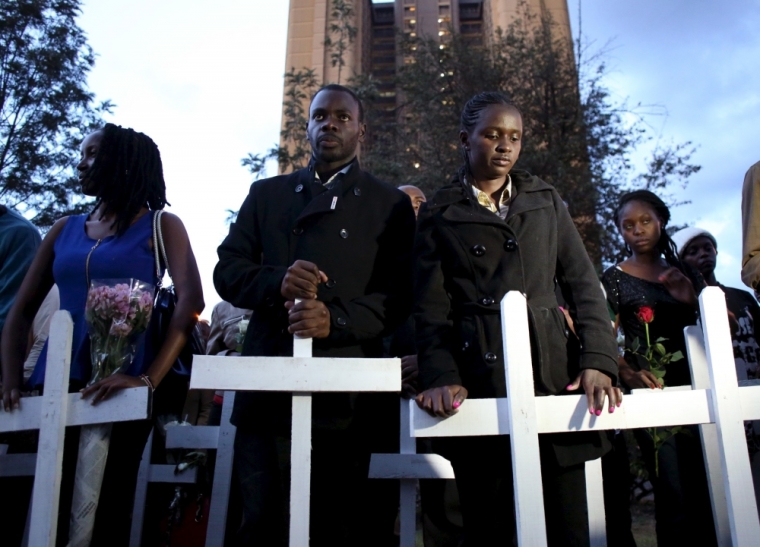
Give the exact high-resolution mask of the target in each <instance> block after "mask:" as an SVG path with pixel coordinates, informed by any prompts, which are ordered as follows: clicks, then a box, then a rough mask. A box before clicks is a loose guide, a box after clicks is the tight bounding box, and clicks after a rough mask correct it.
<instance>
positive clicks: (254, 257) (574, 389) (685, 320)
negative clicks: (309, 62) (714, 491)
mask: <svg viewBox="0 0 760 547" xmlns="http://www.w3.org/2000/svg"><path fill="white" fill-rule="evenodd" d="M306 133H307V138H308V141H309V143H310V145H311V149H312V158H311V161H310V162H309V165H308V166H307V167H305V168H303V169H300V170H297V171H295V172H293V173H289V174H283V175H279V176H276V177H272V178H269V179H265V180H261V181H257V182H256V183H254V184H253V185H252V186H251V189H250V193H249V194H248V196H247V198H246V199H245V201H244V202H243V204H242V206H241V208H240V211H239V214H238V216H237V219H236V220H235V222H233V223H232V224H231V226H230V230H229V234H228V236H227V237H226V238H225V239H224V241H223V242H222V243H221V245H220V246H219V248H218V256H219V262H218V263H217V265H216V268H215V270H214V284H215V287H216V290H217V292H218V293H219V295H220V296H221V297H222V298H223V299H224V302H222V303H221V304H219V305H218V306H216V307H215V308H214V310H213V314H212V317H211V325H210V332H209V333H206V334H205V335H203V336H201V337H200V338H202V339H203V340H204V343H205V352H206V353H208V354H212V355H228V356H235V355H257V356H287V355H292V351H293V350H292V348H293V337H294V336H298V337H305V338H312V339H313V353H314V355H315V356H316V357H347V358H350V357H383V356H394V357H400V358H401V371H400V374H401V379H402V386H403V390H402V396H404V397H406V398H415V400H416V402H417V404H418V405H419V407H420V408H422V409H423V410H425V411H427V412H429V413H430V414H432V415H434V416H438V417H442V418H445V417H449V416H452V415H453V414H455V413H456V412H458V409H459V408H460V407H461V406H462V405H466V404H467V402H466V401H467V399H478V398H492V397H505V396H506V395H507V393H506V385H505V375H504V366H505V365H504V348H503V347H502V327H501V320H500V309H499V304H500V302H501V299H502V298H503V296H504V295H505V294H506V293H507V292H508V291H520V292H521V293H522V294H523V295H524V296H525V297H526V300H527V304H528V315H529V324H530V342H531V348H532V358H533V359H532V360H533V376H534V388H535V393H536V395H539V396H548V395H563V394H568V393H581V392H583V393H585V395H586V401H587V406H588V411H589V412H590V413H592V414H594V415H596V416H600V415H601V414H602V413H603V412H609V413H612V412H614V411H615V409H616V408H617V407H619V406H620V405H621V404H624V403H623V392H624V391H628V390H630V389H636V388H649V389H657V388H662V387H663V385H668V386H678V385H689V384H690V383H691V379H690V372H689V366H688V362H687V360H686V359H685V358H683V357H682V358H679V357H678V354H679V353H680V354H681V355H682V356H685V355H686V348H685V342H684V337H683V329H684V327H685V326H688V325H694V324H696V323H697V322H698V321H699V306H698V295H699V292H700V291H701V290H702V288H704V287H705V286H717V287H720V288H721V289H722V290H723V291H724V292H725V294H726V300H727V305H728V309H729V315H730V323H731V327H732V336H733V339H734V350H735V359H736V366H737V375H738V377H739V379H740V380H741V379H754V378H756V377H757V375H758V370H757V366H758V365H757V364H758V357H760V346H759V345H758V333H756V332H755V329H754V325H755V324H756V319H759V318H760V307H758V304H757V301H756V300H755V297H754V296H753V295H752V294H750V293H748V292H746V291H742V290H739V289H734V288H729V287H724V286H723V285H721V284H720V283H718V281H717V279H716V277H715V266H716V256H717V252H718V242H717V239H716V238H715V237H714V236H713V235H712V234H710V233H709V232H708V231H706V230H704V229H701V228H695V227H690V228H684V229H682V230H680V231H678V232H676V233H675V234H673V235H672V236H671V235H669V231H668V230H667V228H668V222H669V221H670V211H669V210H668V207H667V206H666V205H665V203H663V201H662V200H661V199H660V198H659V197H657V196H656V195H655V194H653V193H652V192H649V191H646V190H639V191H634V192H630V193H627V194H625V195H624V196H623V197H622V199H621V200H620V203H619V204H618V207H617V210H616V225H617V227H618V229H619V231H620V235H621V236H622V239H623V240H624V241H625V244H626V249H627V250H628V253H629V257H628V258H627V259H626V260H624V261H622V262H621V263H619V264H615V265H613V266H611V267H610V268H608V269H607V270H606V271H605V272H604V273H603V275H602V276H601V283H600V279H599V276H598V275H597V272H596V270H595V268H594V265H593V264H592V262H591V261H590V259H589V257H588V254H587V253H586V251H585V248H584V242H583V240H582V238H581V236H580V235H579V233H578V231H577V230H576V228H575V225H574V222H573V220H572V218H571V216H570V214H569V212H568V208H567V205H566V204H565V202H563V200H562V197H561V196H560V195H559V194H558V193H557V191H556V190H555V189H554V187H553V186H551V185H549V184H547V183H546V182H544V181H542V180H541V179H540V178H539V177H537V176H534V175H531V174H530V173H527V172H525V171H521V170H519V169H513V166H514V164H515V163H516V162H517V161H518V158H519V155H520V149H521V143H522V139H523V119H522V115H521V113H520V111H519V109H518V107H517V106H516V105H515V104H513V103H512V102H511V100H510V99H509V98H508V97H507V96H506V95H504V94H502V93H500V92H484V93H480V94H478V95H476V96H474V97H472V98H471V99H470V101H469V102H468V103H467V104H466V105H465V107H464V109H463V111H462V115H461V129H460V133H459V148H460V153H461V157H462V166H461V168H460V169H459V171H458V172H457V173H452V179H451V180H450V181H441V185H440V186H441V187H440V189H439V190H437V191H436V192H435V194H434V195H432V196H430V197H429V199H428V198H426V196H425V195H424V193H423V192H422V191H420V189H418V188H416V187H414V186H402V187H400V188H396V187H394V186H393V185H391V184H388V183H386V182H383V181H380V180H378V179H377V178H375V177H374V176H372V175H371V174H370V173H368V172H366V171H364V170H362V168H361V166H360V164H359V161H358V157H357V151H358V149H359V146H360V144H361V143H362V142H363V140H364V138H365V134H366V125H365V123H364V119H363V109H362V104H361V101H360V100H359V98H358V97H357V96H356V95H355V94H354V93H353V92H352V91H351V90H350V89H348V88H346V87H343V86H339V85H327V86H324V87H323V88H322V89H320V90H319V91H318V92H317V93H316V94H315V95H314V96H313V97H312V99H311V103H310V107H309V122H308V127H307V129H306ZM77 169H78V172H79V180H80V183H81V190H82V193H83V194H84V195H86V196H92V197H93V198H95V204H94V206H93V210H92V212H91V213H89V214H83V215H73V216H69V217H65V218H62V219H60V220H58V221H57V222H56V223H55V224H54V225H53V227H52V228H51V229H50V231H49V232H48V233H47V235H46V236H45V238H44V239H42V240H40V237H39V235H38V233H37V231H36V229H35V228H34V227H33V226H32V225H31V224H30V223H29V222H28V221H27V220H25V219H24V218H23V217H22V216H20V215H18V214H17V213H16V212H14V211H13V210H10V209H6V208H0V259H1V260H2V262H0V330H2V344H1V351H0V357H1V360H2V397H3V406H4V409H5V411H11V412H12V411H13V410H14V409H17V408H18V407H19V405H23V399H22V396H24V395H27V394H30V393H40V392H42V391H43V390H44V372H45V364H46V354H47V347H46V343H45V338H46V333H47V328H48V324H49V318H50V315H51V314H52V311H54V310H56V309H58V308H60V309H63V310H67V311H69V312H70V313H71V315H72V319H73V322H74V335H73V342H72V366H71V378H70V391H72V392H76V391H81V393H82V396H83V397H84V398H89V399H91V400H92V402H93V403H98V402H99V401H102V400H105V399H108V398H109V397H110V396H111V395H113V394H114V393H115V392H116V391H118V390H121V389H124V388H127V387H136V386H148V387H149V388H150V390H151V391H152V392H153V394H154V395H153V397H154V399H153V407H152V408H153V417H152V418H151V419H148V420H141V421H137V422H123V423H116V424H114V426H113V432H112V434H111V446H110V450H109V452H108V461H107V464H106V470H105V476H104V479H103V486H102V489H101V495H100V499H99V503H98V506H97V513H96V518H95V528H94V532H93V536H92V545H122V544H123V545H126V544H127V542H128V537H129V527H130V513H131V507H132V500H133V497H132V496H133V492H134V489H135V482H136V477H137V470H138V466H139V464H140V458H141V454H142V452H143V449H144V446H145V443H146V440H147V438H148V435H149V433H150V431H151V429H152V428H153V426H154V422H155V419H156V417H157V416H159V415H167V414H171V415H178V416H181V415H182V414H183V407H185V405H190V406H192V407H193V408H194V409H195V410H194V411H193V416H194V421H195V422H196V423H201V424H204V423H208V424H213V423H219V420H220V409H221V404H222V398H223V394H222V393H220V392H218V393H213V392H207V393H193V392H191V393H190V394H189V395H188V376H187V373H188V371H187V370H184V369H183V368H181V367H180V368H178V367H176V366H174V365H175V362H176V361H177V359H178V356H179V355H180V352H181V351H182V349H183V348H184V347H185V346H186V345H187V344H188V341H189V340H190V337H191V336H192V334H193V330H194V329H198V328H199V325H200V324H199V323H198V317H199V315H200V313H201V312H202V311H203V308H204V301H203V294H202V289H201V283H200V276H199V272H198V267H197V265H196V261H195V258H194V255H193V250H192V248H191V245H190V241H189V239H188V236H187V232H186V231H185V228H184V226H183V224H182V222H181V220H180V219H179V218H177V217H176V216H175V215H172V214H169V213H167V214H164V215H162V216H160V217H158V220H157V222H158V223H159V224H160V228H162V231H163V234H164V240H165V241H164V242H163V243H162V245H164V246H165V249H166V258H165V259H163V260H162V259H159V261H158V262H159V263H158V264H156V258H155V256H156V254H155V252H154V251H155V249H154V246H155V245H157V244H158V242H157V239H156V237H155V227H154V223H155V222H156V221H154V216H155V214H156V211H160V210H162V209H164V207H165V206H166V205H168V202H167V199H166V185H165V182H164V177H163V170H162V164H161V157H160V154H159V150H158V147H157V146H156V144H155V143H154V142H153V141H152V140H151V139H150V138H149V137H148V136H146V135H144V134H142V133H139V132H136V131H134V130H132V129H126V128H122V127H120V126H116V125H113V124H106V125H105V126H104V127H103V128H102V129H99V130H97V131H95V132H93V133H92V134H90V135H89V136H87V138H86V139H85V140H84V142H83V143H82V145H81V161H80V163H79V164H78V165H77ZM757 186H760V164H758V165H756V166H754V167H753V168H752V169H751V170H750V172H749V173H748V175H747V180H746V181H745V194H744V211H743V213H744V243H745V247H744V255H745V268H744V270H743V278H744V280H745V282H747V284H748V285H749V286H751V287H752V288H753V289H756V290H757V289H759V288H760V220H758V219H756V218H755V217H757V216H760V212H759V211H760V206H757V203H760V197H756V193H755V188H756V187H757ZM758 191H760V190H758ZM166 268H168V269H169V270H170V272H171V277H172V282H173V285H174V288H175V293H176V308H175V309H174V313H173V315H172V316H171V321H170V323H169V327H168V330H167V331H166V335H165V337H164V339H162V340H156V339H154V337H151V336H148V335H146V336H144V337H143V339H142V341H141V343H140V346H139V349H138V350H137V353H136V354H135V356H134V359H133V360H132V362H131V364H130V366H129V367H128V368H126V369H125V370H123V371H122V372H120V373H117V374H114V375H112V376H109V377H107V378H104V379H102V380H100V381H97V382H95V383H92V384H91V383H90V382H89V380H90V376H91V373H92V362H91V357H90V339H89V336H88V330H87V325H86V319H85V302H86V298H87V291H88V289H89V285H90V280H91V279H96V278H97V279H124V278H135V279H140V280H143V281H149V282H150V283H151V284H152V285H154V286H157V285H158V284H159V281H160V279H161V278H162V277H163V273H164V269H166ZM618 332H621V333H622V338H623V342H622V345H620V346H619V345H618V342H617V340H616V338H617V333H618ZM655 344H656V345H659V347H658V348H656V349H657V351H656V354H658V355H660V356H668V359H666V360H665V362H664V370H661V369H660V368H659V364H661V363H662V362H663V360H662V359H660V358H658V359H659V360H654V361H653V359H652V358H651V355H653V353H652V352H649V353H647V352H646V351H645V349H647V348H649V346H650V345H651V346H652V347H654V345H655ZM655 365H658V366H655ZM290 407H291V405H290V396H289V395H287V394H282V393H271V392H268V393H265V392H257V391H247V392H240V393H238V394H237V396H236V398H235V404H234V411H233V414H232V423H233V424H234V425H235V426H236V427H237V433H236V438H235V455H234V479H233V480H234V492H233V499H232V500H231V505H230V513H229V514H230V518H229V525H228V530H229V533H228V540H229V544H231V545H267V546H278V545H286V544H287V530H288V511H287V508H288V495H289V459H288V454H289V443H290V439H289V435H290V418H291V416H290ZM398 422H399V417H398V395H397V394H376V393H372V394H369V393H362V394H352V393H342V394H337V393H324V394H322V393H320V394H315V395H314V402H313V439H312V475H311V476H312V487H311V513H310V514H311V522H310V536H311V545H315V546H322V545H325V546H326V545H330V546H343V545H345V546H349V545H350V546H356V545H377V546H391V545H395V544H397V542H398V537H397V535H396V532H395V522H396V518H397V512H398V485H397V484H396V481H371V480H369V479H368V468H369V459H370V455H371V454H372V453H375V452H385V453H387V452H397V451H398ZM746 429H747V439H748V446H749V447H750V454H749V457H750V458H752V462H753V464H760V460H758V458H757V457H756V456H757V451H758V447H760V443H758V440H759V439H760V428H758V429H757V432H756V430H755V424H747V428H746ZM635 438H636V441H637V443H638V446H639V448H640V449H641V453H642V455H643V458H644V461H645V463H646V466H647V469H648V472H649V478H650V481H651V483H652V485H653V487H654V496H655V504H656V531H657V538H658V543H659V544H660V545H676V544H682V543H684V542H694V543H696V542H698V543H699V544H700V545H708V544H717V542H716V539H715V531H714V525H713V522H712V512H711V508H710V499H709V491H708V488H707V477H706V475H705V469H704V463H703V461H702V451H701V444H700V436H699V430H698V428H696V427H687V428H682V430H680V431H679V432H678V433H676V434H674V435H671V436H670V437H668V438H667V439H666V440H665V441H664V443H661V444H657V445H655V443H654V442H653V441H652V438H651V437H650V436H648V434H647V433H646V432H645V431H636V432H635ZM77 443H78V429H77V428H69V430H68V432H67V435H66V444H65V447H64V464H63V466H64V467H63V469H64V471H63V484H62V490H61V491H62V494H61V504H60V514H59V522H58V542H59V544H60V545H65V544H66V542H67V540H68V526H69V517H70V515H69V514H70V511H71V493H72V490H73V487H74V484H73V481H74V468H75V465H76V461H77V446H78V444H77ZM11 448H13V447H11ZM539 449H540V456H541V475H542V480H543V490H544V491H543V494H544V504H545V514H546V522H547V537H548V542H549V545H552V546H560V545H578V546H582V545H588V544H589V531H588V514H587V511H588V509H587V503H586V486H585V471H584V469H585V468H584V464H585V462H586V461H589V460H592V459H596V458H599V457H603V462H604V469H605V485H606V486H607V487H606V488H605V506H606V511H607V516H608V539H609V545H635V542H634V540H633V536H632V534H631V518H630V512H629V509H628V499H629V490H630V484H629V477H630V474H629V473H630V472H629V469H628V453H629V451H628V448H627V446H626V444H625V441H624V439H622V436H621V435H616V434H615V433H614V432H609V433H600V432H585V433H566V434H548V435H542V436H540V438H539ZM419 450H420V451H430V452H436V453H439V454H441V455H443V456H445V457H446V458H447V459H449V460H450V461H451V464H452V466H453V469H454V471H455V475H456V482H455V484H456V488H452V485H448V486H446V485H444V484H443V481H422V484H421V489H420V490H421V502H422V513H423V528H424V533H425V541H426V543H425V544H426V545H436V546H448V545H465V546H485V545H493V544H495V542H497V541H499V540H501V541H503V538H510V537H511V538H515V534H516V531H515V521H514V513H515V507H514V495H513V493H514V492H513V480H512V467H511V463H510V462H511V447H510V440H509V437H507V436H501V437H489V436H485V437H469V438H451V439H446V440H441V441H436V442H430V441H426V442H422V441H420V443H419ZM756 460H758V461H756ZM755 467H757V468H758V469H760V465H757V466H755ZM753 470H754V468H753ZM22 486H23V485H22ZM26 486H27V487H28V485H26ZM19 488H21V486H19ZM758 490H760V489H758ZM4 498H5V499H7V496H4ZM26 499H28V495H27V498H26ZM17 505H18V504H17ZM20 505H22V506H23V503H22V504H20ZM452 507H455V508H456V509H455V510H452ZM510 515H512V518H510ZM19 522H20V523H21V524H23V522H24V519H23V517H22V518H21V519H20V520H19ZM21 528H22V529H23V526H21ZM12 537H15V536H12ZM19 537H20V536H19ZM515 541H516V540H515Z"/></svg>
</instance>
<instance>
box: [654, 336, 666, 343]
mask: <svg viewBox="0 0 760 547" xmlns="http://www.w3.org/2000/svg"><path fill="white" fill-rule="evenodd" d="M667 341H668V339H667V338H663V337H662V336H660V337H659V338H658V339H657V340H655V342H658V343H659V342H667Z"/></svg>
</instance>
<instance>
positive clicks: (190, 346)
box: [151, 210, 203, 376]
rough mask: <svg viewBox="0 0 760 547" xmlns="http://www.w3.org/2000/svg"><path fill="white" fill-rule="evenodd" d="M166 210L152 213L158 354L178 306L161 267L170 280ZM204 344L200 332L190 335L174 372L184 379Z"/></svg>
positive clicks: (153, 320)
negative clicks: (163, 222)
mask: <svg viewBox="0 0 760 547" xmlns="http://www.w3.org/2000/svg"><path fill="white" fill-rule="evenodd" d="M163 214H164V211H162V210H158V211H155V212H154V213H153V254H154V256H155V259H156V280H157V282H156V300H155V302H154V304H153V317H152V318H151V334H152V336H153V347H154V348H155V351H156V352H158V351H159V350H160V349H161V345H162V344H163V343H164V340H166V336H167V334H168V332H169V323H170V322H171V320H172V316H173V315H174V310H175V308H176V307H177V294H176V293H175V292H174V282H173V281H172V284H171V285H169V286H168V287H164V286H163V277H164V276H163V272H162V271H161V264H162V263H163V265H164V267H165V268H166V273H168V274H169V278H170V279H171V277H172V273H171V270H170V269H169V259H168V258H167V256H166V246H165V244H164V238H163V234H162V232H161V216H162V215H163ZM202 347H203V345H202V341H201V340H200V339H199V338H198V334H197V329H195V328H194V329H193V330H192V332H191V333H190V335H189V336H188V340H187V343H186V344H185V347H183V348H182V351H180V353H179V355H178V356H177V360H176V361H175V362H174V364H173V365H172V372H174V373H176V374H179V375H181V376H189V375H190V371H191V370H192V366H193V354H202V353H203V352H202V351H201V348H202Z"/></svg>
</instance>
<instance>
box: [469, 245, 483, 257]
mask: <svg viewBox="0 0 760 547" xmlns="http://www.w3.org/2000/svg"><path fill="white" fill-rule="evenodd" d="M470 252H471V253H472V254H474V255H475V256H483V255H484V254H486V248H485V247H484V246H483V245H474V246H473V247H472V248H471V249H470Z"/></svg>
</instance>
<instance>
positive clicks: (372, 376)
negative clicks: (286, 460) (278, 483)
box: [190, 338, 401, 547]
mask: <svg viewBox="0 0 760 547" xmlns="http://www.w3.org/2000/svg"><path fill="white" fill-rule="evenodd" d="M190 389H217V390H218V389H223V390H229V391H282V392H290V393H292V394H293V403H292V409H293V418H292V430H291V455H290V470H291V472H290V477H291V478H290V545H291V547H308V545H309V501H310V487H311V394H312V393H314V392H362V391H367V392H381V391H395V392H400V391H401V360H400V359H358V358H335V357H322V358H315V357H312V353H311V339H301V338H294V339H293V357H236V358H234V359H230V358H228V357H217V356H210V355H205V356H196V357H195V358H194V360H193V372H192V375H191V377H190Z"/></svg>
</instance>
